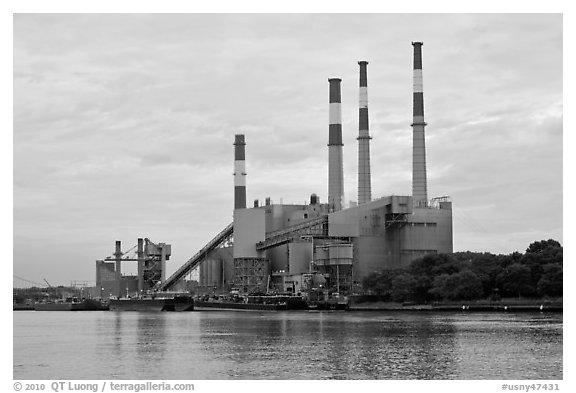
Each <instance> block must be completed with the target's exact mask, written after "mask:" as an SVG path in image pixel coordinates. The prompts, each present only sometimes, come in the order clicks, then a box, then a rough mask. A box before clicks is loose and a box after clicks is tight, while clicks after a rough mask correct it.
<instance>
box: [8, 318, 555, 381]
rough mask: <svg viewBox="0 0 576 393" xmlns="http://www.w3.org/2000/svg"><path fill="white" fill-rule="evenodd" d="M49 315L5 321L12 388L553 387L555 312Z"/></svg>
mask: <svg viewBox="0 0 576 393" xmlns="http://www.w3.org/2000/svg"><path fill="white" fill-rule="evenodd" d="M56 314H58V313H34V312H31V313H25V312H24V313H15V314H14V369H13V372H14V377H15V378H16V379H57V378H63V379H147V380H150V379H192V380H194V379H562V341H563V340H562V324H563V321H562V314H505V313H498V314H480V313H448V314H441V313H414V314H409V313H369V312H351V313H307V312H285V313H282V312H278V313H273V312H268V313H266V312H224V311H199V312H192V313H139V312H133V313H130V312H118V313H114V312H102V313H77V314H74V315H70V314H71V313H61V314H60V315H56ZM54 354H57V355H56V356H54Z"/></svg>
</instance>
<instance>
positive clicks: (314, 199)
mask: <svg viewBox="0 0 576 393" xmlns="http://www.w3.org/2000/svg"><path fill="white" fill-rule="evenodd" d="M318 203H320V199H319V198H318V195H316V194H312V195H310V204H311V205H317V204H318Z"/></svg>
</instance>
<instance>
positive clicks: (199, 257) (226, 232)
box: [155, 223, 234, 291]
mask: <svg viewBox="0 0 576 393" xmlns="http://www.w3.org/2000/svg"><path fill="white" fill-rule="evenodd" d="M233 233H234V223H232V224H230V225H228V226H227V227H226V228H224V229H223V230H222V231H221V232H220V233H219V234H218V235H216V237H214V238H213V239H212V240H210V241H209V242H208V243H207V244H206V245H205V246H204V247H202V248H201V249H200V251H198V252H197V253H196V254H194V256H193V257H192V258H190V259H189V260H188V261H187V262H186V263H185V264H184V265H182V266H181V267H180V268H179V269H178V270H176V272H175V273H174V274H172V275H171V276H170V277H169V278H168V279H166V280H165V281H164V282H163V283H160V284H159V285H158V287H157V288H155V289H157V290H160V291H166V290H168V289H170V288H171V287H172V286H173V285H174V284H176V283H177V282H178V281H179V280H180V279H182V278H183V277H184V276H186V274H188V273H189V272H190V271H191V270H192V269H194V268H195V267H196V266H198V264H200V262H202V261H203V260H204V259H205V258H206V256H207V255H208V254H210V253H211V252H212V251H214V250H215V249H217V248H218V247H220V246H221V245H222V244H224V243H225V242H227V241H228V240H230V238H231V237H232V235H233Z"/></svg>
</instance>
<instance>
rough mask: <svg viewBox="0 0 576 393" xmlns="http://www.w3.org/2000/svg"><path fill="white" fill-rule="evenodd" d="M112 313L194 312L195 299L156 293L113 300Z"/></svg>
mask: <svg viewBox="0 0 576 393" xmlns="http://www.w3.org/2000/svg"><path fill="white" fill-rule="evenodd" d="M109 308H110V311H193V310H194V299H193V298H192V296H190V295H189V294H180V293H169V292H166V293H156V294H153V295H147V296H143V297H134V298H130V297H128V298H111V299H110V301H109Z"/></svg>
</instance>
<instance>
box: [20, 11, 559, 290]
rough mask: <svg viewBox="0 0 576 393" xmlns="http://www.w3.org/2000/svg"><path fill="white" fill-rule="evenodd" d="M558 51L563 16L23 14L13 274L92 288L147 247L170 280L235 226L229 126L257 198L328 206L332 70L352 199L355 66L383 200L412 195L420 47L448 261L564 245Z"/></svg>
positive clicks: (431, 184) (432, 168)
mask: <svg viewBox="0 0 576 393" xmlns="http://www.w3.org/2000/svg"><path fill="white" fill-rule="evenodd" d="M562 39H563V37H562V17H561V15H559V14H525V15H519V14H501V15H498V14H492V15H458V14H451V15H442V14H434V15H432V14H430V15H417V14H397V15H394V14H388V15H386V14H338V15H319V14H318V15H306V14H295V15H288V14H284V15H283V14H276V15H266V14H258V15H255V14H244V15H225V14H220V15H217V14H212V15H209V14H206V15H198V14H178V15H170V14H157V15H129V14H124V15H113V14H102V15H98V14H85V15H74V14H38V15H34V14H19V15H15V16H14V135H13V136H14V185H13V186H14V274H16V275H18V276H21V277H25V278H27V279H30V280H33V281H39V282H41V281H42V279H43V278H46V279H47V280H48V281H50V282H51V283H53V284H69V282H70V281H71V280H86V281H94V274H95V272H94V261H95V260H96V259H101V258H104V257H106V256H109V255H111V254H112V252H113V249H114V241H115V240H122V242H123V244H124V246H125V248H129V247H131V246H132V245H134V244H136V240H137V238H138V237H148V238H150V239H151V240H152V241H154V242H166V243H170V244H172V254H173V257H172V258H171V260H170V262H169V263H168V270H169V273H171V272H173V271H174V270H176V269H177V268H178V267H179V266H180V265H182V264H183V263H184V262H185V261H186V260H187V259H188V258H189V257H190V256H192V255H193V254H194V253H195V252H196V251H197V250H198V249H199V248H200V247H202V246H203V245H204V244H205V243H206V242H207V241H208V240H210V239H211V238H212V237H213V236H214V235H215V234H216V233H218V232H219V231H220V230H221V229H223V228H224V227H225V226H226V225H227V224H229V223H230V222H231V220H232V209H233V177H232V172H233V146H232V143H233V141H234V134H237V133H243V134H245V135H246V142H247V146H246V154H247V172H248V176H247V182H248V184H247V194H248V201H249V204H250V205H251V203H252V202H251V201H252V200H253V199H260V200H261V201H263V200H264V198H265V197H268V196H269V197H271V198H272V200H273V201H274V202H277V203H279V202H280V201H282V202H284V203H304V202H305V201H307V200H308V199H309V196H310V194H311V193H317V194H318V195H319V196H320V199H321V201H322V202H325V201H326V199H327V188H328V186H327V173H328V168H327V157H328V148H327V146H326V144H327V142H328V82H327V79H328V78H329V77H340V78H342V80H343V81H342V102H343V108H342V110H343V113H342V117H343V133H344V144H345V146H344V171H345V193H346V198H347V200H356V199H357V184H356V182H357V175H356V173H357V154H358V153H357V149H358V147H357V141H356V137H357V134H358V64H357V61H358V60H367V61H369V65H368V96H369V111H370V133H371V135H372V137H373V139H372V141H371V150H372V155H371V159H372V193H373V196H374V197H379V196H384V195H390V194H397V195H402V194H404V195H408V194H410V193H411V153H412V150H411V143H412V130H411V127H410V123H411V120H412V119H411V117H412V46H411V44H410V43H411V41H423V42H424V46H423V72H424V102H425V117H426V121H427V123H428V127H427V129H426V133H427V140H426V144H427V163H428V190H429V196H431V197H434V196H444V195H449V196H451V198H452V200H453V203H454V250H455V251H465V250H472V251H489V252H493V253H510V252H513V251H520V252H523V251H524V250H525V249H526V248H527V246H528V245H529V244H530V243H531V242H533V241H536V240H542V239H548V238H553V239H556V240H558V241H560V242H563V238H562V236H563V233H562V153H563V151H562V138H563V136H562V113H563V103H562ZM134 270H135V267H134Z"/></svg>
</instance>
